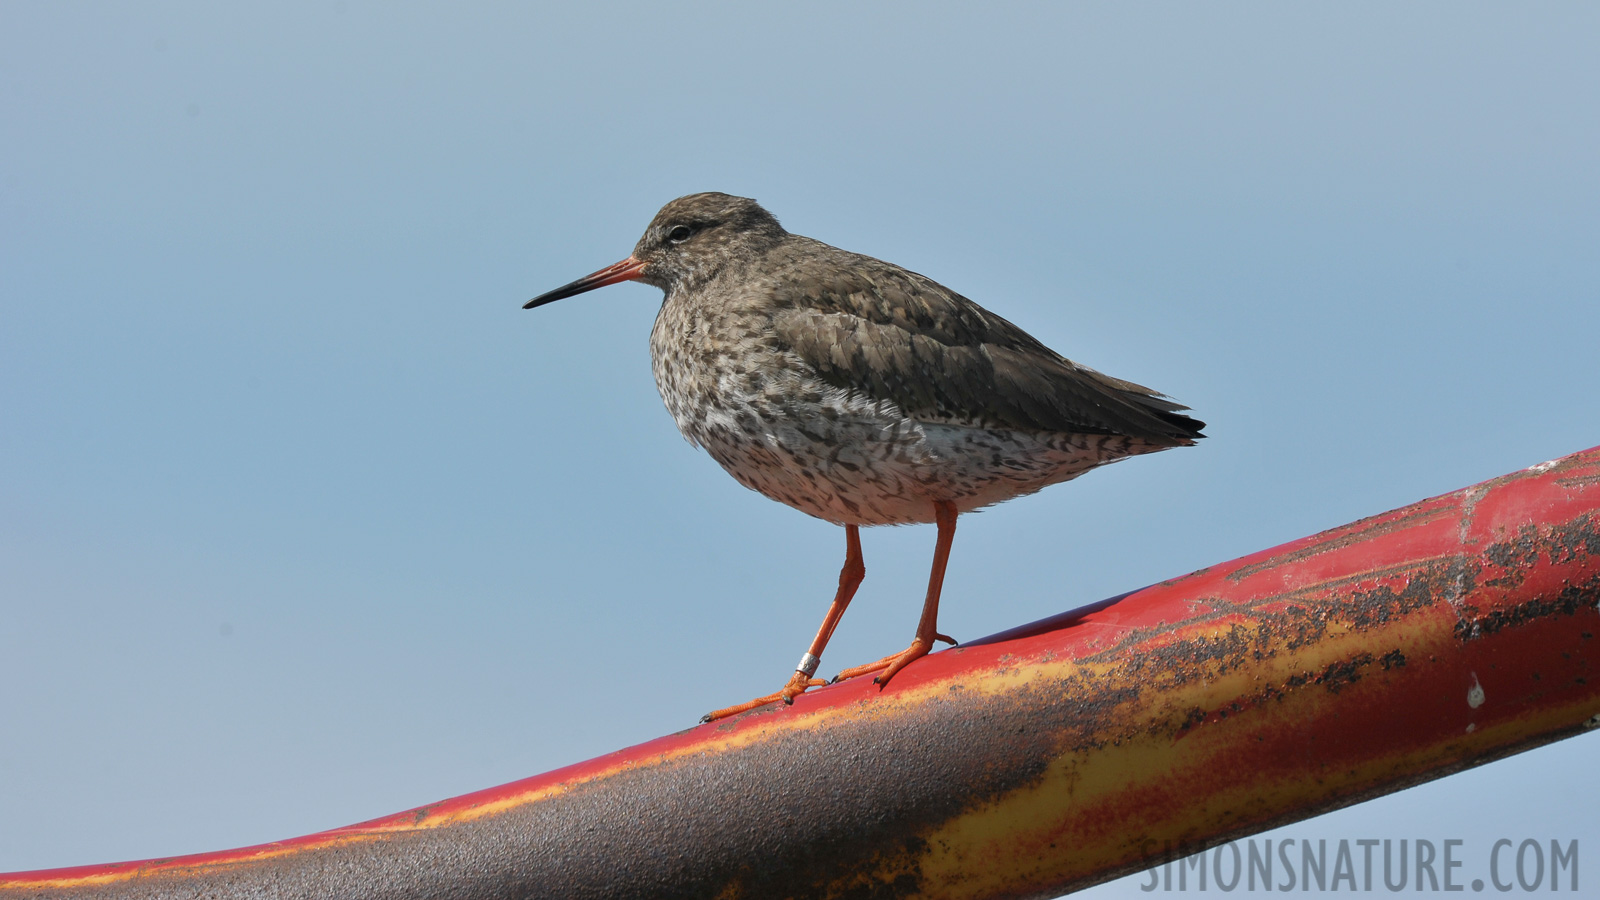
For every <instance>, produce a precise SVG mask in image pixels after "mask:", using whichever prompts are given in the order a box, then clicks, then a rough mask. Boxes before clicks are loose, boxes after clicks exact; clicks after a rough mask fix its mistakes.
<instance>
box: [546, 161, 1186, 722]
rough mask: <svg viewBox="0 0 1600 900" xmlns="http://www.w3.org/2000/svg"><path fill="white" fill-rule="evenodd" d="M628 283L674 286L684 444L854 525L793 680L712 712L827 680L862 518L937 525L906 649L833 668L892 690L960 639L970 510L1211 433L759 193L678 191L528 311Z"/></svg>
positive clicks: (667, 341) (715, 715)
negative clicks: (946, 598) (789, 221)
mask: <svg viewBox="0 0 1600 900" xmlns="http://www.w3.org/2000/svg"><path fill="white" fill-rule="evenodd" d="M623 281H636V282H641V283H643V284H648V285H652V286H654V287H657V288H660V289H661V290H662V291H663V294H664V295H663V298H662V303H661V308H660V311H659V312H658V313H657V314H656V319H655V324H654V326H653V327H652V328H651V331H650V358H651V369H652V372H653V374H654V376H655V381H656V386H657V388H658V389H659V390H660V393H661V399H662V400H663V402H664V403H665V404H666V407H667V411H668V412H669V413H671V415H672V418H673V420H674V422H676V423H677V426H678V429H679V430H680V431H681V432H682V433H683V436H684V437H685V438H687V439H688V440H689V442H690V443H691V444H694V445H696V446H698V447H701V448H703V449H704V450H705V451H706V452H707V453H709V454H710V455H711V457H712V458H713V459H715V460H716V461H717V462H718V463H720V464H721V465H722V467H723V468H724V469H725V470H727V472H728V474H730V475H732V476H733V477H734V479H735V480H737V481H738V482H739V483H740V484H742V485H744V486H745V487H747V488H750V489H752V490H755V491H758V492H760V493H761V494H764V495H766V496H767V497H770V498H771V499H773V500H777V501H779V502H780V503H784V504H787V505H788V506H792V507H794V508H795V509H798V510H800V511H801V512H804V513H807V514H809V515H812V516H815V517H816V518H819V519H822V520H824V521H827V522H831V523H834V524H836V525H841V526H843V527H844V531H845V561H844V565H843V567H842V568H841V569H840V572H839V584H838V589H837V591H836V593H835V595H834V598H833V602H832V603H831V604H830V605H829V607H828V611H827V614H826V615H825V616H824V618H823V621H822V625H821V627H820V628H819V629H818V631H817V635H816V637H815V638H814V639H813V640H812V642H811V644H810V646H809V647H808V648H807V650H806V652H805V653H804V654H803V655H802V656H801V658H800V662H799V664H798V665H797V666H796V667H795V671H794V674H793V675H791V676H790V677H789V679H788V681H787V682H785V683H784V685H783V687H782V688H780V689H779V690H778V691H776V692H775V693H772V694H768V695H766V696H762V697H757V698H755V699H753V700H751V701H749V702H747V703H740V704H737V705H733V706H729V707H725V708H723V709H719V710H716V711H714V712H711V713H708V714H707V715H706V716H705V717H704V718H703V719H702V721H705V722H710V721H715V720H718V719H723V718H726V717H729V716H733V715H737V714H739V713H743V712H746V711H749V710H753V709H756V708H758V707H761V706H765V705H767V704H770V703H776V702H779V701H781V702H783V703H786V704H787V703H792V702H793V701H794V698H795V697H797V696H799V695H800V694H801V693H803V692H805V691H806V690H808V689H809V688H812V687H817V686H820V685H823V684H826V683H827V682H825V681H824V680H822V679H819V678H816V677H814V676H815V675H816V671H817V669H818V667H819V666H820V664H821V658H822V654H823V651H824V649H825V648H826V646H827V644H828V641H829V639H830V638H831V637H832V635H833V632H834V629H835V628H836V627H837V625H838V624H839V619H840V617H841V616H843V614H844V612H845V609H846V607H848V606H849V604H850V601H851V599H852V598H853V597H854V596H855V592H856V589H857V588H858V587H859V586H860V584H861V582H862V579H863V578H864V577H865V575H866V565H865V562H864V559H863V557H862V552H861V537H860V529H861V528H862V527H864V526H872V525H904V524H916V523H922V524H926V523H933V524H934V525H935V526H936V529H937V534H936V538H935V544H934V556H933V565H932V569H931V571H930V573H929V578H928V588H927V594H926V596H925V598H924V600H923V608H922V615H921V617H920V619H919V621H918V623H917V630H916V635H915V637H914V639H913V640H912V642H911V645H910V646H909V647H907V648H906V649H905V650H903V651H901V652H899V653H894V654H890V655H889V656H885V657H884V658H883V659H880V660H877V661H876V662H871V663H867V664H865V665H860V666H854V667H851V668H847V669H845V670H843V671H841V672H840V673H839V674H838V676H836V678H835V679H834V680H835V681H838V680H844V679H851V678H857V677H861V676H864V675H867V674H873V673H876V674H875V678H874V680H875V681H876V682H877V683H878V684H879V685H880V689H881V688H882V686H885V685H887V684H888V683H889V681H890V679H891V678H893V677H894V676H895V674H896V673H898V672H900V671H901V670H903V669H904V668H905V667H906V666H908V665H910V664H911V663H913V662H915V661H916V660H918V659H919V658H921V657H922V656H925V655H927V654H928V653H929V652H930V651H931V650H932V649H933V646H934V643H935V642H936V641H939V642H944V643H948V644H952V645H954V644H956V641H955V640H954V639H952V638H950V637H949V636H947V635H944V634H942V633H940V632H939V630H938V614H939V599H940V594H941V591H942V587H943V583H944V573H945V568H946V565H947V563H948V561H949V558H950V548H951V544H952V541H953V540H954V537H955V528H956V519H957V517H958V516H960V515H961V514H962V513H967V512H972V511H975V510H978V509H982V508H984V507H987V506H992V505H994V504H996V503H1000V502H1002V501H1005V500H1010V499H1012V498H1014V497H1020V496H1023V495H1026V494H1032V493H1034V492H1036V491H1039V490H1041V489H1043V488H1045V487H1048V486H1050V485H1052V484H1058V483H1060V482H1064V481H1068V480H1071V479H1073V478H1076V477H1078V476H1079V475H1082V474H1083V473H1084V472H1087V471H1088V470H1090V469H1092V468H1095V467H1097V466H1101V465H1104V464H1106V463H1110V462H1114V461H1117V460H1120V459H1123V458H1126V457H1129V456H1135V455H1139V454H1144V453H1151V452H1155V451H1158V450H1166V449H1168V448H1172V447H1183V446H1191V445H1193V444H1194V443H1195V442H1196V441H1197V440H1199V439H1201V438H1202V437H1204V435H1203V434H1202V433H1201V430H1202V429H1203V428H1204V427H1205V423H1204V422H1201V421H1199V420H1197V419H1194V418H1192V417H1190V416H1187V415H1184V411H1186V410H1188V407H1186V406H1183V405H1182V404H1180V403H1177V402H1175V401H1173V400H1172V399H1171V398H1169V397H1167V396H1166V395H1164V394H1160V393H1157V392H1156V391H1154V390H1152V389H1150V388H1147V387H1144V386H1142V385H1139V384H1135V383H1133V382H1131V381H1123V380H1122V379H1119V378H1113V377H1111V376H1109V375H1104V374H1101V373H1100V372H1098V371H1095V370H1094V369H1091V368H1089V367H1088V366H1085V365H1082V364H1079V363H1076V362H1073V361H1072V360H1070V359H1067V358H1066V357H1064V356H1062V355H1060V354H1059V353H1056V352H1055V351H1054V350H1051V349H1050V348H1048V347H1046V346H1045V345H1044V344H1043V343H1041V342H1040V341H1038V340H1037V339H1035V338H1033V337H1032V336H1030V335H1029V334H1027V333H1026V332H1024V331H1023V330H1022V329H1021V328H1019V327H1017V326H1016V325H1013V324H1012V323H1011V322H1009V321H1007V320H1005V319H1003V318H1001V317H1000V316H998V315H996V314H994V313H992V312H990V311H989V310H987V309H984V308H983V307H981V306H979V305H978V304H977V303H975V302H973V301H972V300H969V299H967V298H966V297H964V296H962V295H960V294H958V293H956V292H955V291H953V290H951V289H949V288H947V287H945V286H943V285H941V284H939V283H938V282H935V281H934V280H932V279H930V278H928V277H926V276H923V275H919V274H917V273H916V272H912V271H910V270H908V269H904V268H901V267H900V266H897V265H894V264H893V263H888V262H884V261H882V260H879V259H874V258H873V257H870V256H865V255H862V254H859V253H852V252H849V251H847V250H841V249H839V248H837V247H833V246H830V245H828V244H825V243H823V242H821V241H818V240H814V239H812V238H808V237H803V236H801V235H798V234H791V233H790V232H788V231H786V230H785V229H784V228H783V226H782V225H781V224H779V222H778V219H777V218H776V217H775V216H773V215H772V213H770V212H768V211H767V210H766V209H764V208H763V207H762V206H761V205H760V204H758V203H757V202H756V201H754V200H751V199H749V198H745V197H735V196H731V195H729V194H723V193H717V192H707V193H698V194H690V195H687V196H684V197H679V198H678V199H676V200H673V201H671V202H670V203H668V204H666V205H665V206H663V207H662V208H661V210H660V211H659V212H657V213H656V215H655V217H654V218H653V219H652V220H651V221H650V224H649V226H648V227H647V228H646V229H645V231H644V235H643V237H641V238H640V239H639V242H638V244H637V245H635V247H634V248H633V252H632V253H631V254H630V255H629V256H628V257H627V258H626V259H623V260H622V261H621V262H618V263H615V264H613V265H610V266H607V267H605V268H603V269H600V270H599V271H597V272H594V273H592V274H590V275H586V276H584V277H582V278H579V279H578V280H576V281H573V282H570V283H568V284H565V285H562V286H561V287H558V288H556V289H554V290H551V291H548V292H546V293H543V294H540V295H539V296H537V297H535V298H533V299H532V300H529V301H528V302H527V303H526V304H525V305H524V307H523V308H525V309H533V308H536V307H540V306H544V305H545V304H548V303H553V302H555V301H557V300H561V299H564V298H568V297H573V296H576V295H578V294H582V293H585V292H587V291H591V290H594V289H596V288H600V287H604V286H606V285H610V284H616V283H619V282H623Z"/></svg>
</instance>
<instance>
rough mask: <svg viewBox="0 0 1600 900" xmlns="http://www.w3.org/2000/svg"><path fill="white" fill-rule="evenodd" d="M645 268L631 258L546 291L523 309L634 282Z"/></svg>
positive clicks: (525, 304) (523, 306)
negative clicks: (611, 285) (617, 284)
mask: <svg viewBox="0 0 1600 900" xmlns="http://www.w3.org/2000/svg"><path fill="white" fill-rule="evenodd" d="M643 268H644V263H642V262H640V261H639V260H637V259H634V258H633V257H631V256H630V257H628V258H627V259H625V260H623V261H622V262H619V263H616V264H614V265H609V266H606V267H605V268H604V269H601V270H600V271H598V272H595V273H594V274H593V275H585V276H583V277H582V278H579V279H578V280H577V281H574V282H572V283H571V284H564V285H562V286H561V287H558V288H556V289H555V290H553V291H546V292H545V293H543V294H540V295H539V296H537V297H535V298H533V299H532V300H529V301H528V302H527V303H524V304H522V308H523V309H533V308H534V307H535V306H543V305H545V304H546V303H554V302H556V301H557V300H561V299H564V298H567V297H576V296H577V295H579V294H581V293H583V292H584V291H592V290H594V289H595V288H598V287H605V286H606V285H608V284H616V283H617V282H619V281H632V280H634V279H635V278H638V277H639V270H640V269H643Z"/></svg>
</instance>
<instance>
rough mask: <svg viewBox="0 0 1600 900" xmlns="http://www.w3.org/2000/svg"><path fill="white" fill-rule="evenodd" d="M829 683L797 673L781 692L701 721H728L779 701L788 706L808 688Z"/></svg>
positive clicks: (758, 698)
mask: <svg viewBox="0 0 1600 900" xmlns="http://www.w3.org/2000/svg"><path fill="white" fill-rule="evenodd" d="M827 683H828V682H826V681H824V680H823V679H821V678H812V677H810V676H808V675H806V674H805V673H803V672H796V673H794V674H793V675H790V676H789V682H788V683H787V684H785V685H784V686H783V687H782V688H781V689H780V690H778V692H777V693H773V694H768V695H766V696H765V697H757V698H755V699H754V700H750V701H748V702H745V703H740V704H739V705H737V706H727V707H723V708H722V709H719V710H715V711H713V712H708V713H706V714H705V715H703V716H701V717H700V721H701V722H715V721H717V720H718V719H726V718H727V717H729V716H736V715H738V714H739V713H742V712H749V711H750V710H752V709H755V708H756V707H758V706H766V705H767V704H768V703H776V702H778V701H779V700H782V701H783V702H784V703H786V704H788V703H793V702H794V698H796V697H798V696H800V695H801V694H803V693H805V692H806V689H807V688H814V687H821V686H822V685H825V684H827Z"/></svg>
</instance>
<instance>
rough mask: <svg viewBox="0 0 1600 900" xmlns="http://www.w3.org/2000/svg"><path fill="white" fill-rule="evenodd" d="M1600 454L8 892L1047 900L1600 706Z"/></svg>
mask: <svg viewBox="0 0 1600 900" xmlns="http://www.w3.org/2000/svg"><path fill="white" fill-rule="evenodd" d="M1597 602H1600V448H1596V449H1594V450H1589V451H1586V452H1584V453H1579V454H1575V455H1573V456H1569V457H1566V458H1564V459H1561V460H1557V461H1554V462H1550V463H1545V464H1542V465H1538V466H1534V467H1532V468H1530V469H1527V470H1524V471H1521V472H1516V473H1513V474H1511V475H1507V476H1505V477H1503V478H1497V479H1495V480H1493V481H1488V482H1484V483H1483V484H1480V485H1476V486H1474V487H1471V488H1467V489H1465V490H1461V491H1457V492H1456V493H1453V494H1449V495H1446V496H1443V497H1436V498H1433V499H1431V500H1425V501H1422V502H1421V503H1417V504H1414V505H1412V506H1408V507H1405V508H1404V509H1399V510H1395V511H1394V512H1390V513H1386V514H1384V515H1380V516H1375V517H1373V518H1370V519H1364V520H1362V521H1360V522H1356V523H1353V524H1351V525H1347V526H1345V527H1343V528H1336V529H1333V530H1332V531H1327V532H1324V533H1322V534H1319V535H1315V536H1313V537H1309V538H1306V539H1304V540H1300V541H1296V542H1294V543H1292V544H1286V545H1284V546H1282V547H1278V548H1275V549H1272V550H1268V551H1265V552H1263V553H1258V554H1256V555H1254V556H1249V557H1245V558H1244V559H1240V560H1235V561H1234V562H1230V563H1226V564H1223V565H1219V566H1214V567H1212V568H1209V569H1203V570H1201V571H1199V572H1195V573H1193V574H1191V575H1187V576H1184V577H1182V578H1177V579H1174V580H1172V581H1168V582H1163V583H1162V584H1159V585H1155V586H1153V587H1149V588H1145V589H1144V590H1141V591H1136V592H1134V593H1131V594H1127V595H1125V596H1122V597H1117V598H1114V599H1112V600H1109V601H1106V602H1103V603H1100V604H1096V605H1095V606H1093V607H1090V608H1087V609H1084V610H1078V611H1075V612H1072V613H1066V614H1063V615H1061V616H1058V617H1055V618H1054V619H1049V620H1045V621H1043V622H1038V623H1035V624H1033V625H1029V626H1024V627H1022V628H1018V629H1015V630H1013V631H1011V632H1006V633H1004V634H1001V635H996V636H994V637H992V638H988V639H985V640H982V641H977V642H974V643H972V644H968V645H965V646H963V647H960V648H958V649H952V650H947V651H945V652H942V653H936V654H934V655H932V656H929V657H927V658H926V659H923V660H921V661H919V662H917V663H916V664H914V665H912V666H911V667H910V668H908V669H907V670H906V671H904V672H903V673H901V674H900V675H899V676H897V677H896V678H895V679H894V681H893V682H892V683H891V684H890V685H889V687H888V688H887V689H886V690H883V691H881V692H880V691H879V690H878V689H877V688H876V687H875V686H873V685H872V684H871V683H870V680H869V679H857V680H856V681H853V682H848V683H845V684H840V685H835V686H832V687H829V688H825V689H822V690H816V691H813V692H811V693H808V694H806V695H804V696H802V697H801V698H799V699H798V700H797V701H796V702H795V704H794V705H793V706H792V707H787V708H785V707H781V706H773V707H768V708H764V709H761V710H757V711H754V712H752V713H749V714H746V715H744V716H742V717H739V718H736V719H733V720H730V721H724V722H719V723H714V724H711V725H704V726H701V727H698V728H693V729H690V730H687V731H684V732H680V733H678V734H674V735H669V736H667V737H663V738H659V739H657V740H654V741H651V742H649V743H646V744H641V745H639V746H637V747H633V748H630V749H628V750H623V751H620V752H617V753H613V754H611V755H609V756H604V757H600V758H599V759H595V760H591V761H589V762H586V763H581V764H579V765H575V766H570V767H568V768H565V769H559V770H556V771H554V772H550V773H548V774H545V775H541V776H537V777H534V778H529V779H526V780H524V781H519V782H515V783H512V784H508V785H504V786H502V787H498V788H491V789H489V790H486V791H480V792H478V793H475V794H468V795H466V796H464V797H458V798H455V799H453V800H447V801H444V802H442V803H437V804H434V805H432V806H426V807H422V808H420V809H415V810H411V811H409V812H405V813H400V814H398V815H394V816H390V817H388V818H384V819H378V820H374V821H372V822H367V823H364V824H361V825H353V826H350V827H348V828H341V829H337V830H334V831H329V832H324V833H321V834H315V835H310V836H307V837H303V838H297V839H294V840H290V841H283V842H281V843H276V844H268V845H263V846H260V847H251V848H247V849H243V850H232V851H225V852H220V853H209V854H203V855H199V856H190V857H182V858H177V859H167V860H159V861H152V862H143V863H124V864H119V865H107V866H89V867H84V868H78V869H61V870H55V871H50V872H33V873H19V874H14V875H0V900H4V898H8V897H18V896H27V897H68V896H70V897H152V898H154V897H163V898H164V897H179V896H183V897H192V896H206V897H340V898H350V897H394V898H423V897H427V898H489V897H496V898H497V897H506V898H511V897H568V898H581V897H641V898H643V897H652V898H657V897H747V898H748V897H813V896H815V897H820V896H830V897H852V896H861V897H869V896H870V897H890V896H892V897H951V898H954V897H963V898H995V897H1043V896H1051V895H1055V894H1059V893H1062V892H1065V891H1070V890H1073V889H1075V888H1080V887H1085V886H1088V885H1090V884H1094V883H1097V882H1101V881H1105V880H1108V879H1111V878H1114V877H1117V876H1120V875H1124V874H1127V873H1129V872H1133V871H1137V870H1139V869H1141V868H1144V867H1147V866H1149V865H1151V864H1153V863H1155V862H1158V861H1159V859H1160V855H1161V854H1162V853H1163V851H1164V849H1165V848H1169V847H1179V846H1181V847H1183V848H1184V849H1185V851H1186V852H1193V851H1196V850H1199V849H1202V848H1204V847H1206V846H1208V845H1211V844H1215V843H1218V842H1220V841H1223V840H1226V839H1229V838H1233V837H1238V836H1241V835H1245V834H1249V833H1252V832H1256V831H1260V830H1262V829H1265V828H1268V827H1271V826H1274V825H1280V824H1283V823H1286V822H1292V821H1295V820H1297V819H1302V818H1306V817H1309V816H1312V815H1315V814H1316V813H1318V812H1321V811H1324V810H1327V809H1329V808H1332V807H1336V806H1341V805H1344V804H1348V803H1351V802H1355V801H1358V800H1361V799H1365V798H1369V797H1374V796H1377V795H1380V794H1384V793H1388V792H1390V791H1395V790H1399V789H1401V788H1404V787H1407V786H1409V785H1413V784H1416V783H1418V782H1421V781H1426V780H1428V779H1431V778H1437V777H1440V776H1443V775H1447V774H1450V773H1451V772H1455V771H1458V770H1460V769H1462V768H1464V767H1467V766H1472V765H1477V764H1480V763H1483V762H1487V761H1489V760H1492V759H1495V758H1498V757H1501V756H1505V755H1507V754H1510V753H1515V752H1518V751H1520V750H1526V749H1529V748H1531V747H1534V746H1537V745H1539V744H1543V743H1546V742H1549V741H1553V740H1557V739H1559V738H1563V737H1568V736H1570V735H1574V734H1577V733H1579V732H1581V731H1583V730H1584V729H1586V728H1590V727H1594V726H1595V725H1596V724H1597V723H1600V640H1597V635H1600V610H1597V608H1596V604H1597Z"/></svg>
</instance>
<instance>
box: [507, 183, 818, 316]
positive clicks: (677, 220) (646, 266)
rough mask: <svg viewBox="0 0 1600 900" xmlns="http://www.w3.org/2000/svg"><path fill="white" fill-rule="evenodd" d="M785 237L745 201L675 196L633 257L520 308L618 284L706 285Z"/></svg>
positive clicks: (775, 222) (710, 194)
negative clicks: (724, 270)
mask: <svg viewBox="0 0 1600 900" xmlns="http://www.w3.org/2000/svg"><path fill="white" fill-rule="evenodd" d="M787 234H788V232H786V231H784V230H783V226H782V225H779V224H778V220H777V219H776V218H775V217H774V216H773V215H772V213H769V212H767V211H766V210H765V209H762V208H761V204H759V203H757V202H755V201H754V200H751V199H748V198H746V197H734V196H730V195H728V194H719V193H716V192H708V193H704V194H690V195H688V196H687V197H679V198H678V199H676V200H674V201H672V202H671V203H668V204H667V205H666V206H663V207H661V211H660V212H658V213H656V216H655V218H654V219H651V220H650V226H649V227H648V228H646V229H645V230H644V236H643V237H641V238H639V243H638V244H637V245H635V246H634V248H633V255H632V256H629V257H628V258H627V259H624V260H623V261H621V262H619V263H616V264H614V265H610V266H607V267H605V268H604V269H601V270H600V271H598V272H595V273H593V274H590V275H585V276H584V277H582V278H579V279H578V280H577V281H574V282H572V283H571V284H565V285H562V286H561V287H558V288H556V289H555V290H553V291H549V292H547V293H544V294H540V295H539V296H537V297H535V298H533V299H532V300H529V301H528V302H527V303H526V304H524V305H523V308H524V309H533V308H534V307H536V306H543V305H544V304H546V303H553V302H555V301H557V300H561V299H563V298H566V297H572V296H575V295H577V294H582V293H584V292H585V291H592V290H594V289H595V288H598V287H604V286H606V285H608V284H616V283H617V282H619V281H642V282H644V283H645V284H651V285H655V286H656V287H658V288H661V289H662V290H664V291H668V292H670V291H671V290H672V289H673V288H674V287H677V288H683V287H693V286H695V285H697V284H704V283H705V282H706V281H708V280H710V279H711V278H712V277H714V276H715V275H716V274H717V273H718V272H721V271H722V270H723V269H724V268H726V267H727V266H729V265H737V264H740V263H742V262H744V261H747V260H751V259H755V258H757V257H759V256H761V255H762V254H763V253H765V252H766V251H767V250H768V249H770V248H771V247H772V246H773V245H774V244H776V243H778V242H780V241H782V240H783V238H784V237H785V236H787Z"/></svg>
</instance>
